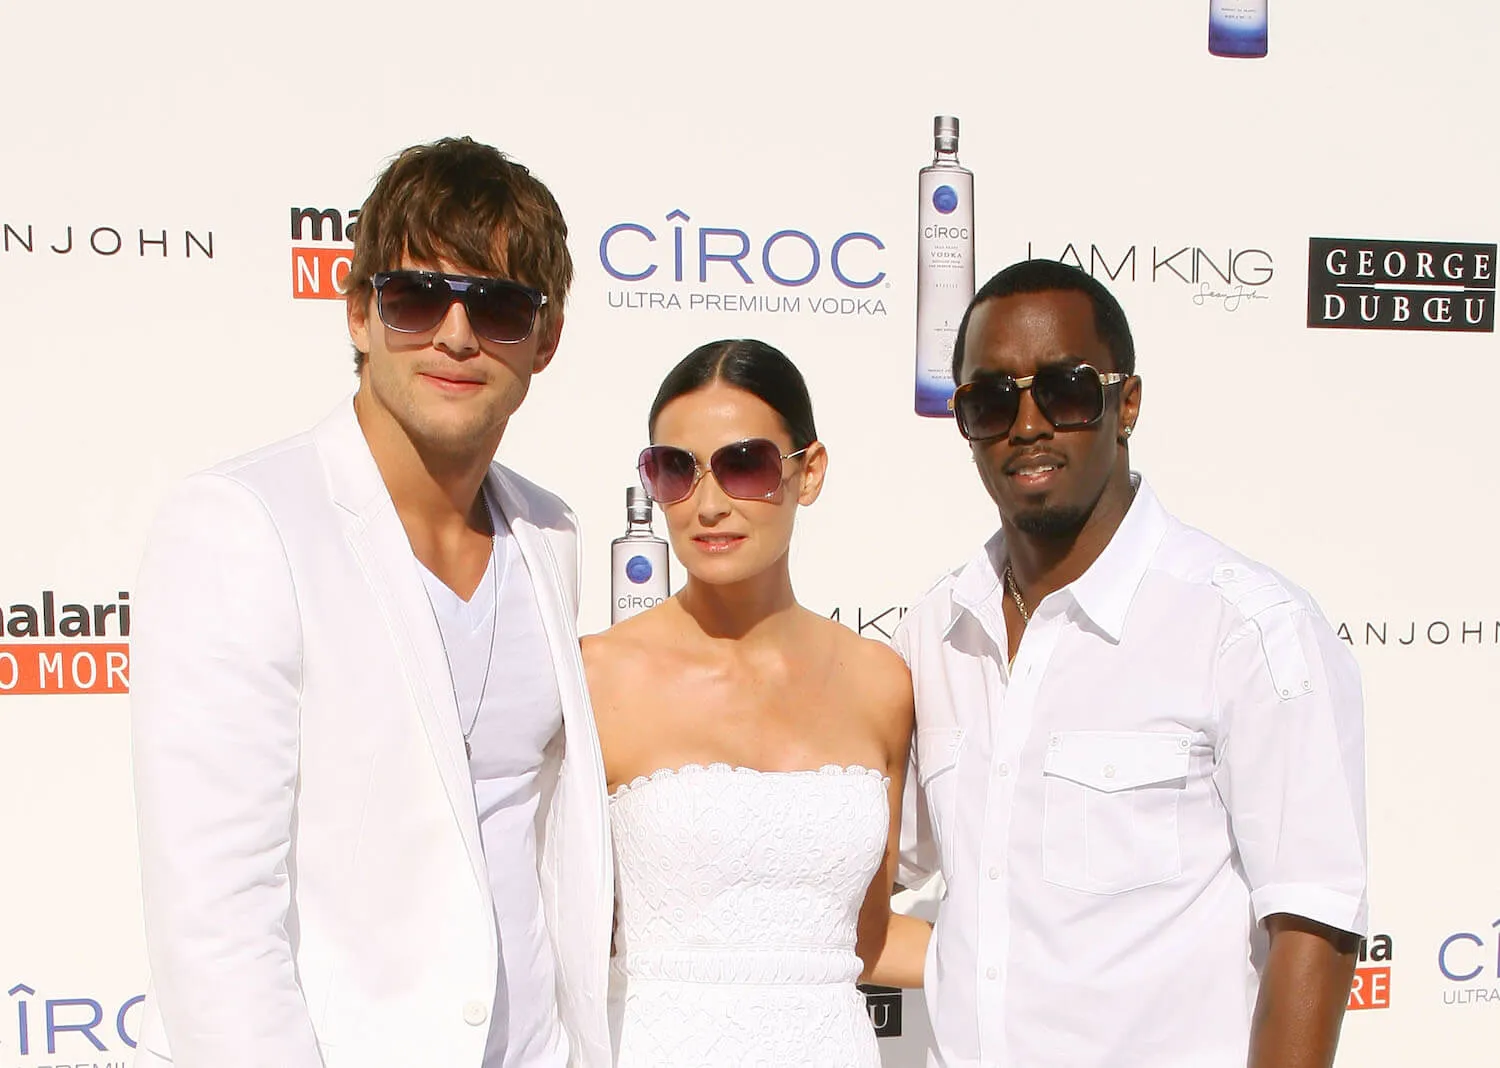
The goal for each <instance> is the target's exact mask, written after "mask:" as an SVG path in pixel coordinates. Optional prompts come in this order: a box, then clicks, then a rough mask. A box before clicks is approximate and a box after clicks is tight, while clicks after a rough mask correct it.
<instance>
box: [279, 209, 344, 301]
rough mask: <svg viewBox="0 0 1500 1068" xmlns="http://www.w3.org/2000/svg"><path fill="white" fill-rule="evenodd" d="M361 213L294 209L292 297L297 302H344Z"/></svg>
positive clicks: (337, 210)
mask: <svg viewBox="0 0 1500 1068" xmlns="http://www.w3.org/2000/svg"><path fill="white" fill-rule="evenodd" d="M358 219H359V209H358V208H353V209H351V210H349V211H339V209H338V208H293V209H292V296H293V297H294V298H296V299H297V300H343V299H344V279H346V278H348V277H349V268H350V266H351V265H352V264H353V256H354V229H355V225H356V220H358Z"/></svg>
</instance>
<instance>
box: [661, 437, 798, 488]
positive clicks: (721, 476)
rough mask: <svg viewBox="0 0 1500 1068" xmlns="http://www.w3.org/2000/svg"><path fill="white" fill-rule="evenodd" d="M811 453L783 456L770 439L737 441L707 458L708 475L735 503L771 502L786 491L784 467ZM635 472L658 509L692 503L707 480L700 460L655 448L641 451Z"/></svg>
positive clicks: (681, 452)
mask: <svg viewBox="0 0 1500 1068" xmlns="http://www.w3.org/2000/svg"><path fill="white" fill-rule="evenodd" d="M807 449H808V447H807V446H804V447H803V448H800V449H798V450H797V451H796V452H788V453H783V452H782V451H781V446H779V445H777V444H776V443H775V442H774V441H771V440H769V439H768V438H749V439H747V440H745V441H732V442H730V443H729V444H728V445H721V446H719V447H718V448H717V449H715V450H714V454H713V455H712V456H710V457H709V458H708V470H709V471H712V472H713V473H714V480H715V481H716V482H718V484H719V488H720V489H722V490H723V491H724V492H725V493H726V494H728V495H729V496H731V497H733V498H735V499H736V500H741V501H764V500H769V499H770V498H772V497H774V496H776V491H777V490H779V489H780V488H781V462H782V461H783V460H794V459H796V458H797V457H798V456H801V455H802V454H803V453H805V452H806V451H807ZM636 470H637V471H639V472H640V475H641V485H642V486H644V487H645V488H646V493H647V495H648V496H650V498H651V499H652V500H653V501H655V502H656V503H657V504H676V503H677V502H678V501H683V500H687V498H688V497H690V496H692V493H693V490H694V489H696V488H697V486H698V482H699V481H700V480H701V479H702V478H703V476H704V474H705V471H704V469H703V468H702V467H700V466H699V465H698V457H696V456H694V455H693V454H692V453H690V452H688V451H687V450H686V449H679V448H678V447H677V446H675V445H651V446H649V447H648V448H645V449H643V450H641V459H640V462H639V463H638V464H636Z"/></svg>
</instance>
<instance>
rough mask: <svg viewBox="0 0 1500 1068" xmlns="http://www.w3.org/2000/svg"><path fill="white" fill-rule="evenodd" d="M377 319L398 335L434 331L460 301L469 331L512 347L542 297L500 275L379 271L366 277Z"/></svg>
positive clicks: (527, 328) (526, 334) (523, 333)
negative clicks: (491, 276)
mask: <svg viewBox="0 0 1500 1068" xmlns="http://www.w3.org/2000/svg"><path fill="white" fill-rule="evenodd" d="M370 284H371V285H373V286H374V287H375V308H376V310H377V311H378V312H379V313H380V321H381V322H382V323H384V324H385V325H386V326H388V327H389V328H390V329H392V330H394V331H396V332H397V333H400V334H422V333H426V332H427V331H428V330H432V329H434V328H435V327H436V326H437V325H438V324H439V323H441V322H442V321H443V318H444V317H445V316H446V315H447V314H448V309H449V308H450V307H452V306H453V302H454V301H455V300H458V301H462V302H463V306H464V311H465V312H466V313H468V316H469V325H470V326H472V327H473V328H474V333H475V334H477V335H478V336H479V337H481V338H483V339H484V340H486V341H496V342H499V343H500V344H502V345H513V344H515V343H516V342H518V341H525V340H526V339H527V338H528V337H530V336H531V330H532V327H534V326H535V325H536V313H537V311H538V310H539V309H540V308H541V306H542V305H543V304H546V303H547V295H546V294H545V293H539V292H537V291H536V290H535V289H532V288H531V287H530V286H523V285H521V284H520V283H519V282H511V281H509V280H507V279H504V278H475V277H472V276H470V275H466V274H439V273H437V272H436V271H380V272H379V273H377V274H376V275H375V276H374V277H372V278H371V279H370Z"/></svg>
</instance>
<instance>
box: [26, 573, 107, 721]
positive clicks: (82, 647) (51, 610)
mask: <svg viewBox="0 0 1500 1068" xmlns="http://www.w3.org/2000/svg"><path fill="white" fill-rule="evenodd" d="M115 596H116V598H117V599H116V600H115V601H112V602H110V601H107V602H105V603H103V604H92V605H90V604H61V605H60V604H58V598H57V594H56V593H55V592H54V591H52V590H43V591H42V596H41V603H40V604H30V603H27V602H18V603H15V604H11V605H9V606H6V605H3V604H0V697H3V696H17V695H26V696H36V695H42V694H80V693H88V694H97V693H127V692H129V690H130V645H129V643H128V641H127V639H129V637H130V594H129V593H127V592H126V591H124V590H121V591H120V592H119V593H117V594H116V595H115ZM18 639H19V640H18Z"/></svg>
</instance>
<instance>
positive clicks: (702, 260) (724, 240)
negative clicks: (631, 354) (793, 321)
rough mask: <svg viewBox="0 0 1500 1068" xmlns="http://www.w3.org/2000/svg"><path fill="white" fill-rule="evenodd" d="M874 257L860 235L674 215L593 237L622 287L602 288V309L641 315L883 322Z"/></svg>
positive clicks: (873, 239)
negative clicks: (702, 221)
mask: <svg viewBox="0 0 1500 1068" xmlns="http://www.w3.org/2000/svg"><path fill="white" fill-rule="evenodd" d="M664 224H665V225H664ZM884 251H885V242H884V241H882V240H881V239H880V238H879V237H877V236H875V235H874V234H872V233H869V232H868V231H865V230H850V231H847V232H845V233H842V234H835V235H832V236H828V235H823V236H815V235H813V234H811V233H808V232H807V231H805V230H797V229H779V230H768V231H767V232H765V233H761V232H756V233H755V234H754V236H752V234H751V231H750V230H747V229H744V228H742V227H738V226H703V225H697V224H695V223H694V222H693V221H692V216H690V215H689V214H688V213H687V212H685V211H683V210H682V209H681V208H674V209H673V210H672V211H669V212H667V213H666V215H665V216H664V220H663V222H662V223H652V224H650V225H647V224H646V223H642V222H618V223H615V224H614V225H612V226H609V227H608V228H606V229H605V231H604V233H603V234H602V235H600V237H599V265H600V266H601V267H603V268H604V273H605V274H607V275H609V277H610V278H612V279H614V280H615V281H616V282H620V283H623V284H622V285H620V286H618V287H616V288H612V289H610V290H609V306H610V307H611V308H621V309H632V310H643V311H653V310H656V311H699V312H770V313H774V314H783V315H863V316H869V315H877V316H884V315H885V314H886V307H885V301H884V298H883V296H882V293H883V292H884V290H885V289H888V288H889V287H890V283H889V282H887V281H886V279H885V271H884V270H883V269H882V268H881V266H880V262H881V259H882V256H881V253H883V252H884ZM804 287H808V288H805V289H804Z"/></svg>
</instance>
